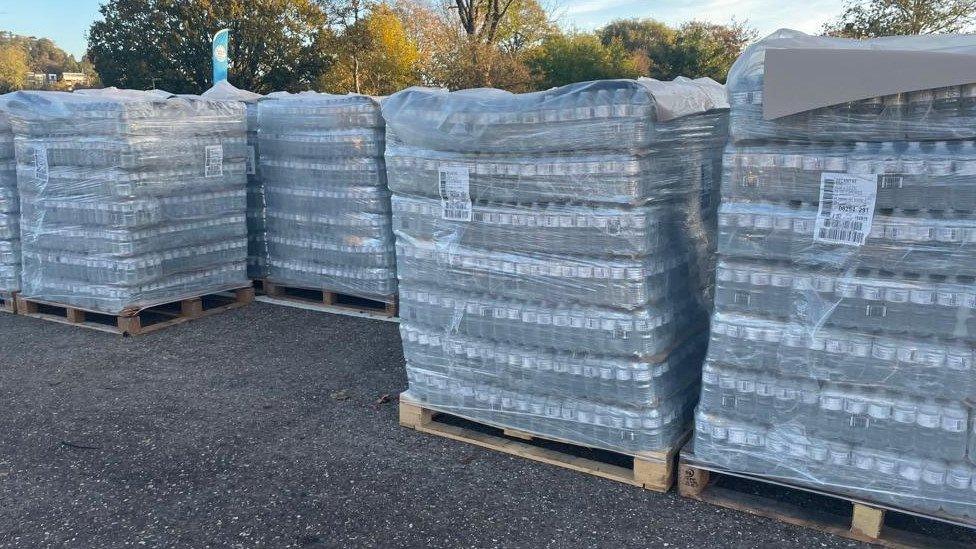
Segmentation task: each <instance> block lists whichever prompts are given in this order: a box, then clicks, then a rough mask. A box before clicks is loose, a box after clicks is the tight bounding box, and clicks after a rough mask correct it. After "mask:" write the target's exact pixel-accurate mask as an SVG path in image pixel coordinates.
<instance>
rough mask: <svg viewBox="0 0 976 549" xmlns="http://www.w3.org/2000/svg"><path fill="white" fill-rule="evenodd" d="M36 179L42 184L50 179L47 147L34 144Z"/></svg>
mask: <svg viewBox="0 0 976 549" xmlns="http://www.w3.org/2000/svg"><path fill="white" fill-rule="evenodd" d="M34 179H36V180H37V183H39V184H41V185H46V184H47V181H48V167H47V147H44V146H40V145H35V146H34Z"/></svg>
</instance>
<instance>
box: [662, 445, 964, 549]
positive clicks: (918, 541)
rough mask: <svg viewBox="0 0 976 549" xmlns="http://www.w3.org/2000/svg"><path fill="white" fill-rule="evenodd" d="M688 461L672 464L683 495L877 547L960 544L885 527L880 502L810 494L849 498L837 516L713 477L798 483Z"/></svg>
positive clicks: (686, 458)
mask: <svg viewBox="0 0 976 549" xmlns="http://www.w3.org/2000/svg"><path fill="white" fill-rule="evenodd" d="M689 459H690V458H689V456H688V455H686V454H682V455H681V457H680V459H679V463H678V479H677V485H678V493H679V494H681V495H682V496H684V497H686V498H690V499H694V500H697V501H702V502H706V503H710V504H712V505H716V506H719V507H724V508H726V509H733V510H736V511H740V512H744V513H749V514H751V515H757V516H761V517H766V518H769V519H773V520H777V521H779V522H784V523H787V524H793V525H795V526H801V527H804V528H810V529H814V530H818V531H821V532H826V533H829V534H833V535H835V536H840V537H844V538H848V539H853V540H857V541H861V542H866V543H871V544H874V545H879V546H883V547H892V548H898V549H902V548H905V549H907V548H918V547H939V548H952V547H964V546H965V545H963V544H958V543H954V542H950V541H947V540H944V539H939V538H936V537H934V536H929V535H926V534H921V533H916V532H909V531H905V530H899V529H895V528H891V527H888V526H885V516H886V509H885V508H884V507H883V506H873V505H869V504H866V503H863V502H860V501H855V500H852V499H850V498H845V497H843V496H841V495H834V494H829V495H827V494H822V493H821V492H815V493H817V494H821V495H822V496H823V497H832V498H835V499H839V500H844V501H847V502H849V503H850V504H851V511H850V513H849V514H845V515H839V514H836V513H831V512H827V511H824V510H821V509H818V508H817V507H816V506H815V505H807V506H801V505H798V504H796V503H792V502H789V501H784V500H783V499H781V498H777V497H775V496H767V495H758V494H753V493H750V492H748V491H745V490H742V489H733V488H728V487H724V486H718V485H716V482H717V481H718V480H720V479H722V477H723V476H730V477H737V478H743V479H746V480H747V481H750V482H760V483H766V484H771V485H775V486H777V487H779V488H780V489H785V490H797V491H803V492H811V490H809V489H806V488H803V487H801V486H791V485H789V483H784V482H780V481H778V480H776V481H773V480H770V479H763V478H762V477H760V476H757V475H748V474H739V473H722V472H716V471H714V470H711V469H705V468H702V467H700V466H696V465H694V464H693V463H691V462H690V461H689ZM933 520H938V519H933Z"/></svg>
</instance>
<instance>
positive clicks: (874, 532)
mask: <svg viewBox="0 0 976 549" xmlns="http://www.w3.org/2000/svg"><path fill="white" fill-rule="evenodd" d="M884 519H885V511H884V509H878V508H876V507H869V506H867V505H864V504H861V503H855V504H854V512H853V514H852V516H851V531H852V532H854V533H855V534H861V535H863V536H866V537H869V538H873V539H877V538H879V537H881V528H882V527H883V526H884Z"/></svg>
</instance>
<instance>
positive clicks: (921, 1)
mask: <svg viewBox="0 0 976 549" xmlns="http://www.w3.org/2000/svg"><path fill="white" fill-rule="evenodd" d="M974 23H976V0H848V1H847V3H846V5H845V9H844V13H843V14H842V15H841V16H840V17H839V18H838V19H837V20H836V21H834V22H833V23H828V24H827V25H825V26H824V33H825V34H829V35H831V36H846V37H849V38H871V37H876V36H893V35H899V34H940V33H953V32H962V31H971V30H973V25H974Z"/></svg>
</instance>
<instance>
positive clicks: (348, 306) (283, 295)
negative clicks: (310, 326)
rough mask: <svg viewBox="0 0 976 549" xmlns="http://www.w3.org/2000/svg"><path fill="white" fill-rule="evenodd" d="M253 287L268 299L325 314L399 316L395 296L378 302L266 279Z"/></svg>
mask: <svg viewBox="0 0 976 549" xmlns="http://www.w3.org/2000/svg"><path fill="white" fill-rule="evenodd" d="M255 285H256V286H258V287H260V288H261V290H262V291H263V293H264V294H265V295H267V296H268V297H271V298H274V299H275V300H278V301H281V302H283V303H286V304H287V303H288V302H292V303H300V304H302V305H313V306H315V305H319V306H321V307H322V310H323V311H327V312H341V311H342V310H349V311H354V312H357V313H362V314H370V315H378V316H383V317H388V318H394V317H396V316H397V315H398V314H399V306H398V305H399V302H398V298H397V296H395V295H394V296H390V298H389V300H387V301H378V300H374V299H366V298H362V297H358V296H354V295H351V294H346V293H342V292H335V291H332V290H328V289H323V288H308V287H304V286H292V285H288V284H278V283H276V282H272V281H271V280H268V279H264V280H261V281H256V284H255Z"/></svg>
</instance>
